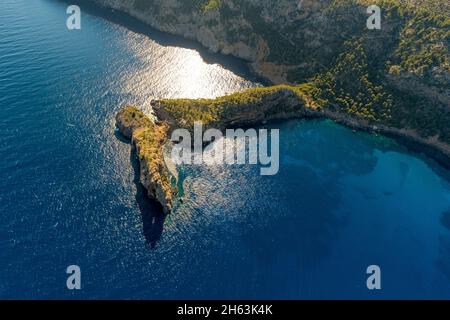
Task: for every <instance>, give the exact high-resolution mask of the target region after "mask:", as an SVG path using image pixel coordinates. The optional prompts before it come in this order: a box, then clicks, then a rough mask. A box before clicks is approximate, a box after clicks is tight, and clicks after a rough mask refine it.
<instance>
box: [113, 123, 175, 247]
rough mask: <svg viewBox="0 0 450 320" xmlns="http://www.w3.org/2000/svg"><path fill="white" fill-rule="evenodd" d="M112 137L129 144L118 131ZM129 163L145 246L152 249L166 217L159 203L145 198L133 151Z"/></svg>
mask: <svg viewBox="0 0 450 320" xmlns="http://www.w3.org/2000/svg"><path fill="white" fill-rule="evenodd" d="M114 135H115V136H116V138H117V139H118V140H119V141H121V142H124V143H127V144H130V141H129V140H128V139H126V138H125V137H124V136H122V135H121V134H120V133H119V132H118V131H116V132H115V134H114ZM130 162H131V165H132V167H133V172H134V177H133V182H134V184H135V185H136V190H137V191H136V197H135V198H136V202H137V204H138V207H139V211H141V217H142V223H143V233H144V237H145V240H146V242H147V244H148V245H149V246H150V247H151V248H152V249H153V248H155V247H156V244H157V242H158V241H159V239H161V236H162V233H163V228H164V221H165V220H166V217H167V215H166V214H164V213H163V209H162V206H161V205H160V204H159V203H157V202H156V201H153V200H151V199H150V198H149V197H148V196H147V190H145V188H144V187H143V186H142V184H141V180H140V167H139V161H138V159H137V156H136V152H135V151H134V150H133V149H132V150H131V151H130Z"/></svg>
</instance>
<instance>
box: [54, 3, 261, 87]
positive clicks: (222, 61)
mask: <svg viewBox="0 0 450 320" xmlns="http://www.w3.org/2000/svg"><path fill="white" fill-rule="evenodd" d="M58 1H59V2H62V3H65V4H68V5H70V4H76V5H79V6H80V7H81V8H82V11H83V12H86V13H88V14H90V15H93V16H97V17H100V18H103V19H105V20H108V21H110V22H112V23H114V24H117V25H120V26H122V27H125V28H127V29H128V30H130V31H133V32H135V33H139V34H143V35H145V36H147V37H149V38H150V39H151V40H153V41H155V42H156V43H157V44H159V45H161V46H164V47H168V46H172V47H181V48H186V49H192V50H195V51H197V52H198V53H199V54H200V56H201V57H202V59H203V61H204V62H205V63H207V64H218V65H220V66H222V67H223V68H225V69H228V70H230V71H232V72H233V73H235V74H236V75H238V76H240V77H243V78H245V79H247V80H249V81H253V82H259V83H261V84H265V85H268V84H269V83H268V81H267V80H266V79H264V78H262V77H259V76H257V75H256V74H254V73H252V72H251V71H250V70H249V68H248V65H247V61H245V60H243V59H239V58H236V57H233V56H231V55H224V54H220V53H213V52H211V51H209V50H208V49H206V48H205V47H204V46H202V45H201V44H200V43H199V42H197V41H195V40H189V39H186V38H184V37H182V36H177V35H173V34H170V33H166V32H161V31H159V30H157V29H155V28H152V27H151V26H149V25H147V24H146V23H144V22H141V21H140V20H138V19H137V18H134V17H132V16H131V15H129V14H127V13H124V12H121V11H117V10H114V9H108V8H103V7H100V6H98V5H96V4H93V3H92V2H90V1H86V0H71V1H68V0H58Z"/></svg>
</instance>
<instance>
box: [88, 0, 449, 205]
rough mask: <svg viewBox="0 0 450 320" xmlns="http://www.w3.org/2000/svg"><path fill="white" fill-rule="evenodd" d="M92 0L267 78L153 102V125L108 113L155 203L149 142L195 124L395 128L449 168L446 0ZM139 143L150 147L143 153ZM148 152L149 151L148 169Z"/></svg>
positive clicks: (169, 193)
mask: <svg viewBox="0 0 450 320" xmlns="http://www.w3.org/2000/svg"><path fill="white" fill-rule="evenodd" d="M91 1H92V2H94V3H96V4H99V5H102V6H105V7H108V8H113V9H116V10H120V11H123V12H125V13H127V14H129V15H131V16H133V17H135V18H137V19H139V20H141V21H143V22H145V23H147V24H149V25H151V26H152V27H154V28H156V29H159V30H161V31H165V32H169V33H172V34H176V35H182V36H184V37H186V38H189V39H194V40H196V41H198V42H200V43H201V44H203V45H204V46H205V47H206V48H208V49H210V50H211V51H214V52H221V53H224V54H231V55H233V56H236V57H239V58H242V59H245V60H247V61H248V62H249V65H250V66H251V68H252V69H253V70H254V71H255V72H256V73H258V74H259V75H262V76H264V77H265V78H266V79H268V81H269V82H271V83H272V84H273V86H270V87H266V88H255V89H250V90H247V91H244V92H241V93H236V94H232V95H229V96H226V97H220V98H217V99H198V100H192V99H175V100H168V99H161V100H159V101H156V102H155V103H154V105H153V109H154V112H155V114H156V115H157V118H158V121H159V122H158V124H155V123H153V124H152V126H150V125H148V121H151V120H149V119H147V120H143V119H146V118H145V117H144V115H143V114H140V113H138V110H137V109H130V108H125V109H124V110H122V111H121V113H119V115H118V127H119V128H120V129H121V132H123V133H124V134H125V135H126V136H128V137H130V138H132V141H133V145H135V146H136V149H137V150H138V153H140V158H141V156H143V159H145V162H144V171H145V170H146V171H145V172H149V173H150V175H151V177H150V178H146V177H145V174H143V175H142V180H143V181H145V183H144V185H145V186H146V188H147V190H150V192H149V195H150V196H152V197H154V198H157V200H158V201H159V202H161V203H162V204H163V206H164V207H165V210H166V211H170V210H171V199H172V197H173V194H174V193H176V192H175V191H174V190H172V189H170V188H169V183H168V181H169V180H170V177H169V175H167V171H166V169H164V166H163V164H164V162H161V157H162V156H161V152H162V151H159V152H160V153H158V152H156V151H155V150H156V149H157V147H160V148H162V147H163V146H164V144H165V141H166V140H167V136H168V135H169V134H170V132H171V130H173V129H174V128H188V129H190V128H191V127H192V124H193V122H194V121H201V122H203V123H204V125H205V126H210V127H215V128H222V129H224V128H228V127H236V126H251V125H259V124H262V123H265V122H267V121H271V120H282V119H290V118H302V117H326V118H330V119H332V120H335V121H336V122H339V123H341V124H344V125H347V126H349V127H352V128H354V129H358V130H365V131H371V132H378V133H382V134H385V135H388V136H390V137H395V138H396V139H398V140H399V141H401V142H403V143H404V144H406V145H407V146H408V147H410V148H413V149H414V150H416V151H420V152H425V153H427V154H428V155H429V156H431V157H432V158H434V159H435V160H437V161H439V162H440V163H441V164H442V165H444V166H446V167H449V166H450V125H449V123H450V85H449V83H450V7H449V4H448V1H446V0H427V1H423V0H405V1H401V2H399V1H394V0H370V1H368V0H301V1H291V0H267V1H260V0H245V1H242V0H195V1H185V0H134V1H123V0H91ZM371 5H377V6H379V8H380V9H381V28H380V29H379V30H371V29H370V28H368V27H367V25H366V23H367V19H368V13H367V9H368V6H371ZM132 115H134V116H136V115H138V119H137V120H135V119H134V118H132V117H133V116H132ZM122 118H124V119H122ZM126 119H128V120H126ZM130 119H131V120H130ZM125 120H126V121H125ZM142 121H143V122H142ZM144 125H145V126H144ZM144 129H145V130H144ZM143 132H145V134H144V133H143ZM151 132H153V133H154V135H153V136H152V135H151ZM134 135H136V137H134ZM147 139H149V140H150V141H149V142H144V141H143V140H147ZM143 146H144V147H143ZM150 147H151V148H155V150H153V149H152V150H153V151H152V152H150V153H149V154H147V153H146V151H145V152H144V151H142V150H150ZM139 148H140V149H139ZM151 159H157V162H155V165H154V167H151V165H150V164H149V163H151V161H149V160H151ZM142 161H143V160H141V162H142ZM152 169H155V170H152ZM141 171H142V170H141ZM141 173H142V172H141ZM162 177H164V178H162ZM145 179H147V180H145ZM158 179H164V181H160V182H158V181H159V180H158Z"/></svg>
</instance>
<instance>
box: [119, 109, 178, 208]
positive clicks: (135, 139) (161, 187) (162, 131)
mask: <svg viewBox="0 0 450 320" xmlns="http://www.w3.org/2000/svg"><path fill="white" fill-rule="evenodd" d="M116 125H117V128H118V129H119V131H120V132H121V133H122V135H124V136H125V137H127V138H129V139H131V144H132V146H133V148H134V149H135V150H136V154H137V156H138V159H139V166H140V181H141V184H142V185H143V186H144V188H145V189H146V190H147V194H148V196H149V197H150V198H152V199H155V200H156V201H158V202H159V203H160V204H161V205H162V207H163V211H164V212H165V213H166V214H168V213H170V212H171V211H172V209H173V198H174V196H175V195H176V193H177V191H176V187H174V185H176V179H175V178H176V177H175V176H174V175H173V174H172V173H171V171H170V170H169V166H168V164H167V161H170V160H169V159H167V157H164V146H165V144H166V143H167V142H168V138H167V132H168V126H167V125H166V124H165V123H161V124H155V123H154V122H153V121H152V120H150V118H148V117H147V116H146V115H145V114H144V113H143V112H141V111H140V110H138V109H136V108H135V107H131V106H127V107H124V108H123V109H122V110H120V112H119V113H118V114H117V116H116ZM174 180H175V181H174Z"/></svg>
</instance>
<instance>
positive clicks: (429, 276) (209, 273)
mask: <svg viewBox="0 0 450 320" xmlns="http://www.w3.org/2000/svg"><path fill="white" fill-rule="evenodd" d="M66 6H67V5H66V4H64V3H62V2H58V1H52V0H35V1H25V0H19V1H12V0H4V1H2V3H1V4H0V9H1V10H0V92H1V94H0V156H1V157H0V298H37V299H42V298H450V230H449V228H448V226H449V224H450V223H449V222H448V221H449V220H450V218H449V215H450V214H449V213H447V214H446V212H449V210H450V184H449V181H450V179H449V173H448V172H447V171H445V170H444V169H442V168H440V167H439V166H437V165H436V164H434V163H433V162H431V161H429V160H427V159H426V158H424V157H422V156H418V155H414V154H410V153H408V152H407V151H406V150H405V149H404V148H402V147H400V146H398V145H397V144H395V143H394V142H393V141H391V140H389V139H385V138H382V137H377V136H370V135H367V134H353V133H352V132H351V131H350V130H348V129H346V128H344V127H341V126H339V125H336V124H334V123H333V122H330V121H290V122H286V123H277V124H272V125H271V127H272V128H279V129H280V142H281V149H280V151H281V155H280V172H279V174H278V175H276V176H273V177H261V176H260V175H259V168H258V167H255V166H231V167H221V166H216V167H207V166H203V167H183V168H181V173H182V175H183V177H184V178H185V179H184V189H185V195H186V196H185V198H186V201H185V203H184V204H183V205H182V206H180V207H178V208H177V210H176V212H175V213H174V214H172V215H171V216H169V217H167V218H164V217H162V216H161V215H160V213H159V211H158V208H157V207H156V206H155V204H154V203H152V202H151V201H149V200H148V199H146V198H145V197H144V196H143V190H142V188H141V187H140V185H139V183H138V181H137V179H136V171H135V168H136V162H135V161H134V160H133V155H132V154H131V152H130V147H129V145H128V144H127V143H126V142H125V141H123V139H121V138H120V136H118V135H117V134H115V131H114V115H115V113H116V112H117V110H118V108H119V107H120V105H122V104H123V103H126V102H131V103H136V104H138V105H141V106H143V107H144V109H146V108H147V107H148V101H149V100H150V99H151V98H152V97H153V96H161V97H214V96H218V95H222V94H225V93H227V92H233V91H237V90H241V89H244V88H247V87H250V86H254V85H255V82H254V81H253V80H252V79H251V77H250V76H249V75H248V74H247V72H246V70H245V68H243V65H242V63H241V62H239V61H236V60H233V59H230V58H227V57H220V56H216V55H210V54H207V53H205V52H202V51H201V50H200V49H199V48H197V47H196V46H195V45H194V44H192V43H189V42H185V41H182V40H180V39H178V38H176V37H172V36H168V35H165V34H161V33H158V32H156V31H155V30H151V29H148V28H146V27H144V26H142V25H141V24H139V23H136V22H135V21H133V20H131V19H128V18H126V17H123V16H121V15H118V14H115V13H111V12H105V11H98V10H93V9H90V8H84V7H82V13H83V15H82V19H83V20H82V30H81V31H70V32H69V31H68V30H67V29H66V28H65V19H66V14H65V9H66ZM105 18H108V20H106V19H105ZM111 21H112V22H111ZM122 25H125V26H127V28H125V27H123V26H122ZM197 49H198V50H200V51H198V50H197ZM246 79H250V80H246ZM71 264H77V265H79V266H80V267H81V270H82V290H81V291H75V292H72V291H69V290H67V288H66V276H67V275H66V274H65V269H66V267H67V266H69V265H71ZM371 264H377V265H379V266H380V267H381V271H382V290H380V291H377V292H374V291H369V290H367V288H366V278H367V275H366V273H365V271H366V268H367V266H368V265H371Z"/></svg>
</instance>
